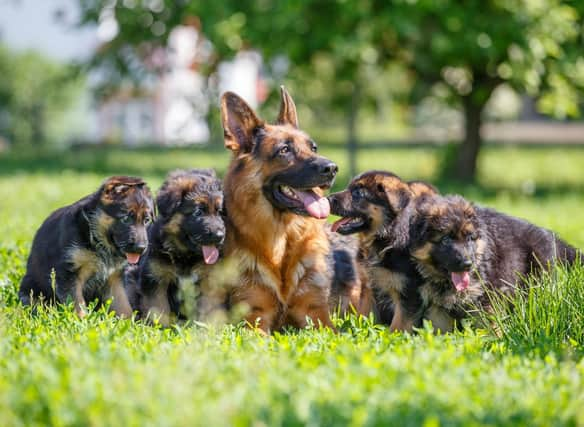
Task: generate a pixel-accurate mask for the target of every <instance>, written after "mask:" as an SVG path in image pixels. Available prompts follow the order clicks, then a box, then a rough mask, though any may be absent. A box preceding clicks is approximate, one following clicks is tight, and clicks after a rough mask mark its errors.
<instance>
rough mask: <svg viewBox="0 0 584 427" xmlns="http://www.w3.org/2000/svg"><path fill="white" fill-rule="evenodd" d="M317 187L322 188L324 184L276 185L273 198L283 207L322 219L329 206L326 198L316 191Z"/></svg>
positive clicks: (326, 215) (327, 214) (326, 214)
mask: <svg viewBox="0 0 584 427" xmlns="http://www.w3.org/2000/svg"><path fill="white" fill-rule="evenodd" d="M318 188H322V189H324V188H326V186H321V187H313V188H309V189H298V188H292V187H290V186H289V185H277V186H276V187H275V190H274V199H275V201H276V202H277V203H278V204H279V205H282V206H283V207H286V208H288V209H291V210H294V211H296V212H298V213H306V214H308V215H310V216H312V217H314V218H318V219H324V218H326V217H328V216H329V214H330V211H331V208H330V204H329V201H328V199H327V198H326V197H323V196H321V195H319V194H318V193H317V192H316V190H317V189H318Z"/></svg>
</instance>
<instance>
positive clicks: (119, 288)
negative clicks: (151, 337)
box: [107, 270, 132, 319]
mask: <svg viewBox="0 0 584 427" xmlns="http://www.w3.org/2000/svg"><path fill="white" fill-rule="evenodd" d="M107 284H108V288H109V294H108V295H107V298H111V299H112V304H111V306H110V309H111V310H112V311H114V312H115V313H116V314H117V315H118V316H119V317H121V318H125V319H128V318H130V317H132V307H131V306H130V302H129V301H128V295H127V294H126V291H125V290H124V282H123V278H122V272H121V270H116V272H115V273H113V274H112V275H110V276H109V277H108V280H107Z"/></svg>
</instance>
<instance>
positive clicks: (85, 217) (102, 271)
mask: <svg viewBox="0 0 584 427" xmlns="http://www.w3.org/2000/svg"><path fill="white" fill-rule="evenodd" d="M153 217H154V205H153V202H152V195H151V193H150V190H149V189H148V186H147V185H146V183H145V182H144V181H143V180H142V179H141V178H135V177H129V176H114V177H111V178H108V179H107V180H105V182H104V183H103V184H102V185H101V187H100V188H99V189H98V190H97V191H96V192H95V193H93V194H90V195H89V196H86V197H84V198H83V199H81V200H79V201H77V202H75V203H73V204H71V205H69V206H65V207H63V208H61V209H58V210H56V211H55V212H53V213H52V214H51V215H50V216H49V217H48V218H47V219H46V220H45V222H44V223H43V224H42V225H41V227H40V228H39V230H38V231H37V233H36V235H35V238H34V241H33V244H32V249H31V252H30V256H29V258H28V264H27V271H26V274H25V276H24V278H23V279H22V283H21V285H20V291H19V295H20V299H21V301H22V302H23V303H24V304H27V305H28V304H34V303H36V302H38V301H40V300H41V299H44V301H53V300H55V299H56V300H57V301H58V302H66V301H67V300H68V299H71V300H72V301H73V302H74V304H75V311H76V312H77V314H78V315H79V316H80V317H83V316H85V314H86V302H87V301H94V300H97V301H98V303H100V304H101V303H103V302H105V301H106V300H107V299H109V298H112V305H111V307H110V308H111V309H112V310H114V311H115V312H116V314H118V315H119V316H122V317H130V316H131V315H132V308H131V306H130V304H129V301H128V297H127V294H126V292H125V290H124V286H123V270H124V268H125V266H126V264H128V263H129V264H136V263H137V262H138V261H140V259H141V257H142V255H143V254H144V252H145V251H146V248H147V247H148V234H147V229H148V227H149V225H150V223H151V222H152V219H153ZM53 279H54V287H55V289H54V292H53V283H52V280H53Z"/></svg>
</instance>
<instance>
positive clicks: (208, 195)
mask: <svg viewBox="0 0 584 427" xmlns="http://www.w3.org/2000/svg"><path fill="white" fill-rule="evenodd" d="M156 205H157V208H158V218H157V219H156V221H155V222H154V224H153V225H152V227H151V229H150V232H149V236H150V248H149V250H148V254H147V256H145V257H144V258H143V259H142V261H141V262H140V264H139V266H138V267H137V268H133V269H131V270H129V271H128V272H127V275H126V286H127V288H128V292H129V294H130V299H131V302H132V305H133V307H134V308H135V309H137V310H138V312H139V314H140V315H141V316H142V317H145V318H152V317H159V321H160V323H161V324H162V325H164V326H167V325H168V324H169V323H171V322H172V321H173V318H176V317H177V316H180V315H181V305H182V302H183V299H182V295H183V293H187V294H191V295H193V294H194V293H195V292H193V291H194V290H195V287H196V290H197V292H199V291H200V286H201V282H202V281H203V279H204V277H205V276H206V275H207V274H208V273H209V266H211V265H213V264H215V263H216V262H217V260H218V259H219V257H220V251H221V247H222V245H223V241H224V239H225V225H224V222H223V216H222V215H223V192H222V188H221V181H220V180H219V179H218V178H217V177H216V175H215V172H214V171H212V170H209V169H192V170H177V171H174V172H171V173H170V174H169V175H168V177H167V178H166V180H165V181H164V183H163V184H162V186H161V188H160V190H159V191H158V195H157V198H156ZM193 296H194V295H193Z"/></svg>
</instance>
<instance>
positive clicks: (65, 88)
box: [0, 45, 80, 147]
mask: <svg viewBox="0 0 584 427" xmlns="http://www.w3.org/2000/svg"><path fill="white" fill-rule="evenodd" d="M0 75H1V76H2V78H1V79H0V135H1V136H4V137H5V138H6V139H7V140H8V141H9V143H10V144H11V145H15V146H35V147H40V146H41V145H43V144H45V143H47V140H48V129H49V128H50V127H51V125H52V122H54V121H55V120H57V119H58V118H59V116H60V115H62V114H63V113H64V112H65V111H66V109H67V107H68V106H69V105H70V104H71V102H72V101H73V99H74V98H75V95H76V94H78V91H79V88H80V85H79V79H78V78H76V76H75V75H74V74H73V73H72V71H71V69H70V68H69V67H67V66H63V65H60V64H56V63H54V62H52V61H50V60H49V59H47V58H45V57H43V56H42V55H40V54H39V53H36V52H23V53H20V52H12V51H10V50H8V49H7V48H5V47H3V46H1V45H0Z"/></svg>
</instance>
